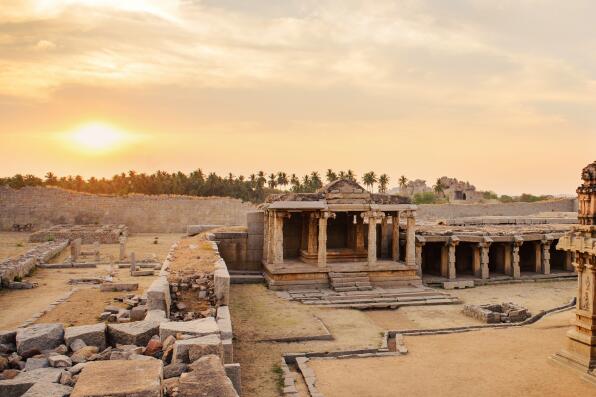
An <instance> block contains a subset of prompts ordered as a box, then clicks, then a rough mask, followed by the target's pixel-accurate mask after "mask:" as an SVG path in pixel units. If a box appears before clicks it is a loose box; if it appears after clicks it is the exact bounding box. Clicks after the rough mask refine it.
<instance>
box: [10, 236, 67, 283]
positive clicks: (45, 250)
mask: <svg viewBox="0 0 596 397" xmlns="http://www.w3.org/2000/svg"><path fill="white" fill-rule="evenodd" d="M66 247H68V241H66V240H65V241H48V242H46V243H45V244H41V245H39V246H37V247H35V248H33V249H31V250H29V251H27V252H26V253H25V254H23V255H21V256H19V257H17V258H14V259H7V260H5V261H3V262H0V286H2V287H7V286H8V285H9V284H10V283H11V282H12V281H15V279H17V280H18V279H20V278H23V277H25V276H26V275H27V274H29V273H30V272H31V271H32V270H33V269H34V268H35V267H36V266H37V265H39V264H42V263H46V262H47V261H49V260H50V259H52V258H53V257H55V256H56V255H58V254H59V253H61V252H62V251H63V250H64V249H66Z"/></svg>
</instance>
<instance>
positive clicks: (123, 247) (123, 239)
mask: <svg viewBox="0 0 596 397" xmlns="http://www.w3.org/2000/svg"><path fill="white" fill-rule="evenodd" d="M118 242H119V243H120V257H119V260H120V262H123V261H125V260H126V236H122V237H120V238H119V239H118Z"/></svg>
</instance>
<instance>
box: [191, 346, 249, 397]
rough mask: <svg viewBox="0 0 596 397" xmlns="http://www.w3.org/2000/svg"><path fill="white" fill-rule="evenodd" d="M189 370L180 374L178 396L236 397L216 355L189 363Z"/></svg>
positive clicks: (236, 394)
mask: <svg viewBox="0 0 596 397" xmlns="http://www.w3.org/2000/svg"><path fill="white" fill-rule="evenodd" d="M189 368H190V369H192V371H191V372H185V373H183V374H182V375H180V388H179V396H180V397H203V396H218V397H238V393H236V390H235V389H234V386H233V385H232V381H231V380H230V378H228V377H227V375H226V371H225V370H224V367H223V365H222V363H221V360H220V359H219V357H217V356H213V355H211V356H205V357H203V358H201V359H199V360H197V361H195V362H194V363H192V364H191V365H189Z"/></svg>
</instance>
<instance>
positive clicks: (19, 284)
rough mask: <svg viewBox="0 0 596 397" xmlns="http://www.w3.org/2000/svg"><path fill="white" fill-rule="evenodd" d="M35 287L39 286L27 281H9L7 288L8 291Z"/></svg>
mask: <svg viewBox="0 0 596 397" xmlns="http://www.w3.org/2000/svg"><path fill="white" fill-rule="evenodd" d="M37 287H39V284H37V283H30V282H28V281H9V282H8V286H7V288H8V289H31V288H37Z"/></svg>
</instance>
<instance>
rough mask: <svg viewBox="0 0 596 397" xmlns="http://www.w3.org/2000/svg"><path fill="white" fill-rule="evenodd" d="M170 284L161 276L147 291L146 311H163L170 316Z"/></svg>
mask: <svg viewBox="0 0 596 397" xmlns="http://www.w3.org/2000/svg"><path fill="white" fill-rule="evenodd" d="M171 303H172V302H171V297H170V284H169V283H168V279H167V278H166V277H165V276H161V277H159V278H158V279H156V280H155V281H153V283H151V285H150V286H149V288H148V289H147V310H163V311H164V312H165V313H166V317H169V316H170V305H171Z"/></svg>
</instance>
